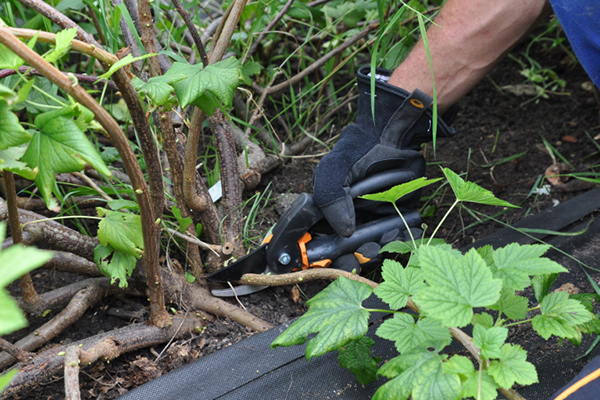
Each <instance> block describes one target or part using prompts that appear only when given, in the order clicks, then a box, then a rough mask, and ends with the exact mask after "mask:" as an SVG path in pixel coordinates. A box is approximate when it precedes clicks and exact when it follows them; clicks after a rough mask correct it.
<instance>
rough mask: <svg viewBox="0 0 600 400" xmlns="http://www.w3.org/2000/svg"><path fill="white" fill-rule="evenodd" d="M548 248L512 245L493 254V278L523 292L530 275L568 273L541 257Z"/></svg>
mask: <svg viewBox="0 0 600 400" xmlns="http://www.w3.org/2000/svg"><path fill="white" fill-rule="evenodd" d="M548 248H550V246H547V245H537V244H533V245H520V244H518V243H512V244H509V245H508V246H505V247H503V248H500V249H497V250H496V251H495V252H494V255H493V258H494V265H495V268H496V269H497V270H496V272H495V273H494V277H495V278H501V279H502V281H503V282H504V284H505V285H506V286H508V287H510V288H513V289H515V290H523V289H525V288H526V287H527V286H529V285H530V280H529V276H530V275H544V274H552V273H558V272H568V271H567V269H566V268H564V267H562V266H560V265H559V264H558V263H557V262H555V261H552V260H550V259H549V258H545V257H542V254H544V253H545V252H546V251H547V250H548Z"/></svg>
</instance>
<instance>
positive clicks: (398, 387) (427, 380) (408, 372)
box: [373, 352, 461, 400]
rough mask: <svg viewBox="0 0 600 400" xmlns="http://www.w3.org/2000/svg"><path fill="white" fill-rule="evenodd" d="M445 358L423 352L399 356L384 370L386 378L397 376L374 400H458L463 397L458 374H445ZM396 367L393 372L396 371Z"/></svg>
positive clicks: (376, 394) (381, 389) (383, 367)
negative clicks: (443, 361)
mask: <svg viewBox="0 0 600 400" xmlns="http://www.w3.org/2000/svg"><path fill="white" fill-rule="evenodd" d="M442 359H443V356H440V355H437V354H435V353H430V352H425V353H423V352H420V353H414V354H409V355H406V356H399V357H396V358H395V359H392V360H390V361H389V362H387V363H386V364H384V365H383V366H382V367H381V368H380V373H381V371H382V370H384V372H385V373H384V375H385V376H388V377H389V376H390V375H397V376H395V378H394V379H392V380H391V381H390V382H388V383H386V384H385V385H383V386H381V387H380V388H379V389H378V390H377V392H376V393H375V395H374V396H373V400H403V399H407V398H408V396H409V395H411V396H412V397H411V398H412V399H413V400H431V399H436V400H455V399H459V398H460V391H461V384H460V378H459V376H458V374H454V373H444V370H443V367H442ZM392 368H393V370H392Z"/></svg>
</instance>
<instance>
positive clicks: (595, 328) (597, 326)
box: [577, 315, 600, 335]
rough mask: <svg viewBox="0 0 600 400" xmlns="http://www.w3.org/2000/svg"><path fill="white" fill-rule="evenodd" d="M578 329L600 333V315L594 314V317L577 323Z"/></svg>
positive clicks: (590, 332) (588, 332) (589, 332)
mask: <svg viewBox="0 0 600 400" xmlns="http://www.w3.org/2000/svg"><path fill="white" fill-rule="evenodd" d="M577 329H579V331H581V333H587V334H589V335H592V334H593V335H600V319H598V317H596V316H595V315H592V319H590V320H589V321H588V322H585V323H583V324H581V325H577Z"/></svg>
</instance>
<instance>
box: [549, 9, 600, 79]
mask: <svg viewBox="0 0 600 400" xmlns="http://www.w3.org/2000/svg"><path fill="white" fill-rule="evenodd" d="M550 3H551V4H552V8H553V9H554V13H555V14H556V16H557V17H558V20H559V21H560V24H561V25H562V27H563V29H564V30H565V33H566V34H567V38H568V39H569V42H570V43H571V47H572V48H573V50H574V51H575V54H576V55H577V58H578V59H579V61H580V62H581V65H583V68H585V70H586V72H587V73H588V75H589V76H590V78H591V79H592V81H594V83H595V84H596V86H598V87H600V1H599V0H550Z"/></svg>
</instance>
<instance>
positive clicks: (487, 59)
mask: <svg viewBox="0 0 600 400" xmlns="http://www.w3.org/2000/svg"><path fill="white" fill-rule="evenodd" d="M546 10H549V7H547V2H546V0H448V1H447V2H446V4H445V5H444V8H443V9H442V11H441V12H440V14H439V16H438V17H437V18H436V20H435V22H436V24H437V25H439V27H438V26H436V25H432V26H431V27H430V28H429V30H428V31H427V38H428V42H429V51H430V53H431V58H432V64H433V70H434V75H435V85H436V92H437V97H438V108H439V110H440V112H444V111H445V110H446V109H447V108H448V107H450V106H451V105H452V104H454V103H455V102H456V101H457V100H458V99H460V98H461V97H462V96H463V95H465V94H466V93H467V92H468V91H469V90H470V89H471V88H472V87H473V86H475V84H477V82H479V81H480V80H481V79H482V78H483V77H484V76H485V75H486V74H487V73H488V72H489V71H490V70H491V69H492V68H493V66H494V65H495V64H496V63H497V62H498V61H499V60H500V59H501V58H502V57H503V56H504V55H505V54H506V53H507V52H508V51H509V50H510V49H511V48H512V47H513V45H514V44H516V43H517V42H518V41H519V39H520V38H521V37H523V36H524V35H525V34H526V33H527V32H528V31H529V30H530V29H531V27H532V26H535V24H536V22H537V21H539V20H540V19H541V17H542V16H543V15H545V13H546ZM389 83H390V84H392V85H395V86H398V87H401V88H403V89H405V90H407V91H409V92H412V91H413V90H414V89H420V90H422V91H423V92H425V93H427V94H429V95H432V94H433V82H432V77H431V71H430V67H429V63H428V60H427V55H426V53H425V48H424V46H423V42H422V41H419V43H418V44H417V45H416V46H415V48H414V49H413V51H412V52H411V53H410V54H409V56H408V57H407V58H406V60H405V61H404V62H403V63H402V64H401V65H400V66H399V67H398V68H397V69H396V70H395V71H394V73H393V74H392V76H391V78H390V81H389Z"/></svg>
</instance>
